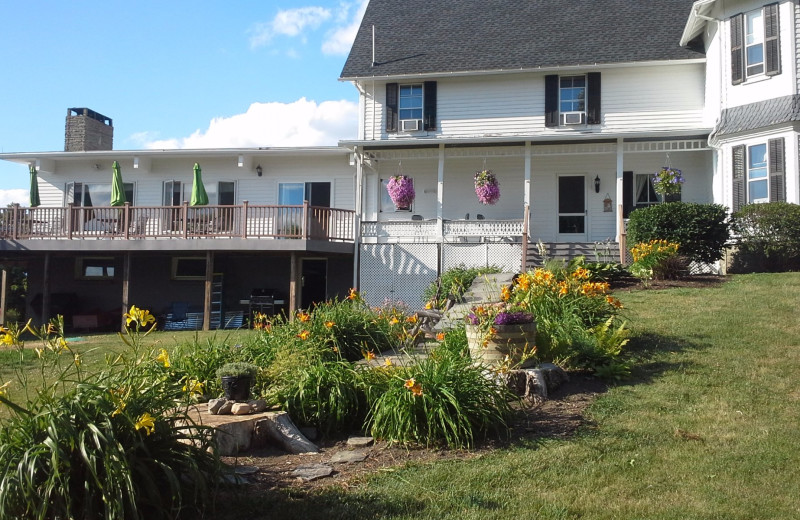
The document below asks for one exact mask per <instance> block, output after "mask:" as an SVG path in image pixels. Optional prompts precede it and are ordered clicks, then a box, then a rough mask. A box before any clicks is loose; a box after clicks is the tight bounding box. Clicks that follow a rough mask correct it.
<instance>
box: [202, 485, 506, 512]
mask: <svg viewBox="0 0 800 520" xmlns="http://www.w3.org/2000/svg"><path fill="white" fill-rule="evenodd" d="M490 506H491V505H490ZM425 508H426V504H425V503H424V502H423V501H422V500H417V499H411V498H408V497H402V496H388V497H387V496H378V495H375V494H372V493H365V492H359V491H352V490H346V489H343V488H331V487H326V488H319V489H301V488H284V489H268V490H259V489H254V488H252V487H244V488H242V489H241V490H238V491H233V490H229V491H224V492H223V493H222V494H221V496H220V497H219V498H218V500H217V512H216V514H212V515H210V516H209V518H212V519H214V520H234V519H235V520H240V519H242V518H248V519H261V518H264V519H266V518H269V519H294V518H296V519H301V518H302V519H310V520H314V519H317V518H319V519H325V520H336V519H342V520H345V519H347V520H372V519H376V520H377V519H379V518H391V517H393V516H404V515H410V514H412V515H413V514H414V513H418V512H420V511H423V510H424V509H425ZM489 508H490V509H495V508H496V507H489Z"/></svg>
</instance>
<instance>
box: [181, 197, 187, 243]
mask: <svg viewBox="0 0 800 520" xmlns="http://www.w3.org/2000/svg"><path fill="white" fill-rule="evenodd" d="M181 222H183V238H189V203H188V202H186V201H185V200H184V201H183V207H182V208H181Z"/></svg>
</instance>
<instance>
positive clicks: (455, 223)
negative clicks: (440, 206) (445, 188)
mask: <svg viewBox="0 0 800 520" xmlns="http://www.w3.org/2000/svg"><path fill="white" fill-rule="evenodd" d="M443 227H444V234H445V236H482V237H483V236H485V237H509V238H514V237H519V236H521V235H522V227H523V223H522V221H521V220H450V221H446V222H444V223H443Z"/></svg>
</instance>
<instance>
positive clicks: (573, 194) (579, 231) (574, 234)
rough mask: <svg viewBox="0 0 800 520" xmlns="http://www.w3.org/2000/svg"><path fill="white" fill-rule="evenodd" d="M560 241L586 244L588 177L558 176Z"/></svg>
mask: <svg viewBox="0 0 800 520" xmlns="http://www.w3.org/2000/svg"><path fill="white" fill-rule="evenodd" d="M557 225H558V241H559V242H586V177H585V176H584V175H559V176H558V224H557Z"/></svg>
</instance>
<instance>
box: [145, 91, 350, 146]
mask: <svg viewBox="0 0 800 520" xmlns="http://www.w3.org/2000/svg"><path fill="white" fill-rule="evenodd" d="M357 117H358V104H357V103H353V102H352V101H347V100H339V101H323V102H322V103H319V104H317V103H316V102H315V101H313V100H308V99H306V98H305V97H303V98H300V99H298V100H297V101H295V102H293V103H253V104H252V105H250V108H248V109H247V112H245V113H244V114H237V115H234V116H231V117H219V118H214V119H212V120H211V122H210V123H209V125H208V128H207V129H206V130H197V131H195V132H194V133H193V134H192V135H190V136H189V137H182V138H174V139H161V140H155V141H150V142H148V143H146V144H145V147H146V148H150V149H168V148H251V147H257V146H276V147H280V146H328V145H336V144H337V143H338V141H339V139H352V138H355V137H356V134H357V127H358V121H357Z"/></svg>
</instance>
